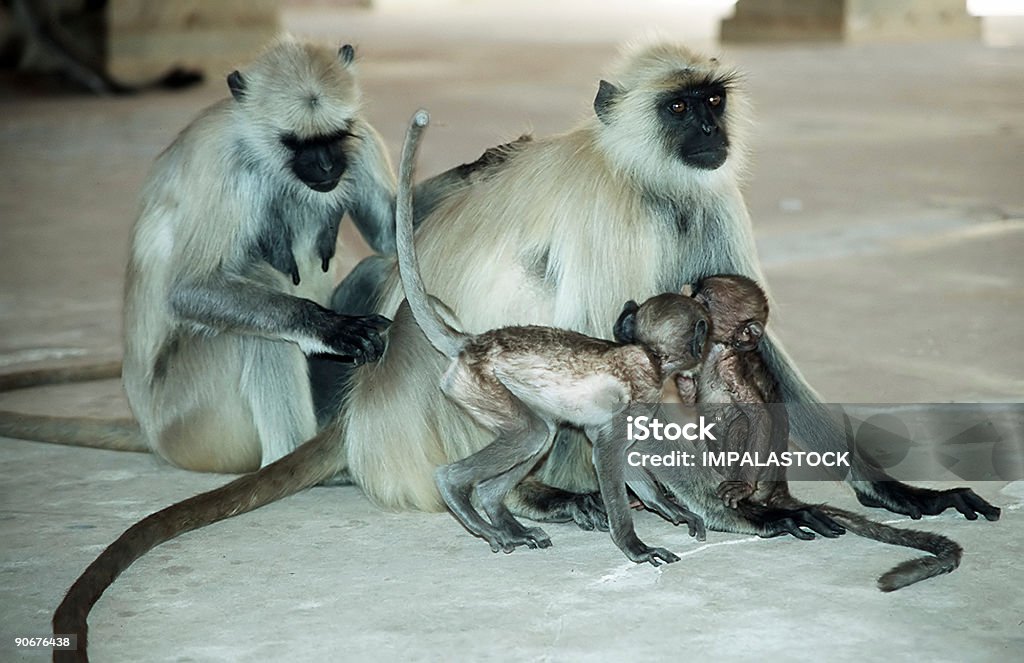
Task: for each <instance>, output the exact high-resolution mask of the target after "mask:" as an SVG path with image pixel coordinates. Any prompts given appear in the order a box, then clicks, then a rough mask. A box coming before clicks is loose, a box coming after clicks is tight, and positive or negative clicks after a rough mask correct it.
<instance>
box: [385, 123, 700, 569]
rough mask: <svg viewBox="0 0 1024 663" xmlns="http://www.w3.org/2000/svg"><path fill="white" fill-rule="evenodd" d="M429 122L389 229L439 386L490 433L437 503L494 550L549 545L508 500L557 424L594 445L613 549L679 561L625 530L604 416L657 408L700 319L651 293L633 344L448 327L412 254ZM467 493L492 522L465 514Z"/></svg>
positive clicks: (612, 441)
mask: <svg viewBox="0 0 1024 663" xmlns="http://www.w3.org/2000/svg"><path fill="white" fill-rule="evenodd" d="M427 122H428V115H427V113H426V112H425V111H419V112H417V113H416V114H415V115H414V116H413V119H412V122H411V124H410V127H409V132H408V134H407V136H406V142H405V145H404V147H403V150H402V161H401V163H400V165H399V185H398V204H397V228H396V233H397V244H398V261H399V270H400V272H401V279H402V285H403V287H404V289H405V293H406V297H407V298H408V302H409V307H410V308H411V310H412V313H413V317H414V318H415V320H416V322H417V324H418V325H419V327H420V328H421V329H422V330H423V332H424V334H425V335H426V336H427V339H428V340H429V341H430V343H431V344H432V345H433V346H434V348H435V349H436V350H437V351H438V352H441V353H442V354H444V355H445V356H447V357H448V358H450V359H451V362H450V364H449V365H448V368H447V370H446V371H445V373H444V376H443V377H442V379H441V389H442V391H443V392H444V393H445V394H446V395H447V396H448V397H449V398H451V399H452V400H453V401H454V402H456V403H457V404H459V405H460V406H461V407H462V408H464V409H465V410H466V412H467V413H468V414H469V415H470V416H471V417H472V418H473V419H474V420H475V421H476V422H477V423H478V424H479V425H480V426H482V427H483V428H485V429H487V430H488V431H490V432H491V433H492V434H494V435H495V439H494V441H493V442H491V443H490V444H489V445H488V446H486V447H484V448H483V449H481V450H480V451H478V452H476V453H474V454H473V455H471V456H469V457H467V458H464V459H462V460H459V461H457V462H454V463H452V464H450V465H445V466H442V467H440V468H438V470H437V472H436V474H435V477H436V480H437V484H438V488H439V490H440V492H441V496H442V497H443V499H444V501H445V503H446V504H447V505H448V507H449V508H450V509H451V511H452V512H453V513H454V514H455V516H456V517H457V518H458V519H459V520H460V521H461V522H462V524H463V525H464V526H465V527H466V529H468V530H469V531H470V532H471V533H473V534H475V535H477V536H479V537H481V538H484V539H486V540H487V542H488V543H489V544H490V546H491V550H493V551H495V552H497V551H499V550H503V551H505V552H511V551H512V550H514V549H515V548H516V546H519V545H526V546H528V547H530V548H546V547H548V546H550V545H551V539H550V538H549V537H548V535H547V534H546V533H545V532H544V531H543V530H542V529H540V528H536V527H533V528H527V527H525V526H523V524H522V523H520V522H519V521H518V520H516V518H515V517H514V516H513V515H512V513H511V512H510V511H509V510H508V508H507V507H506V506H505V504H504V498H505V496H506V495H507V494H508V492H509V491H510V490H511V489H512V488H514V487H515V486H516V485H517V484H518V483H519V482H520V481H522V480H523V478H524V477H525V476H526V475H527V474H528V473H529V472H530V470H532V469H533V467H534V466H535V465H536V464H537V463H538V462H539V461H540V459H541V458H542V457H543V456H544V455H545V454H546V453H547V452H548V450H549V449H550V447H551V444H552V442H553V440H554V437H555V433H556V431H557V427H558V424H559V423H561V422H566V423H570V424H573V425H575V426H579V427H580V428H582V429H583V430H584V431H585V432H586V435H587V437H588V438H589V439H590V441H591V442H592V444H593V456H594V465H595V467H596V469H597V477H598V485H599V488H600V491H601V496H602V498H603V500H604V503H605V508H606V510H607V512H608V522H609V529H610V531H611V536H612V540H613V541H614V542H615V544H616V545H618V546H619V548H620V549H621V550H622V551H623V552H625V553H626V556H627V557H629V558H630V559H631V560H633V561H634V562H650V563H651V564H653V565H655V566H658V565H659V564H661V562H674V561H677V560H678V559H679V558H678V557H677V556H676V555H674V554H673V553H671V552H669V551H668V550H665V549H664V548H652V547H650V546H648V545H646V544H644V543H643V542H642V541H641V540H640V539H639V538H638V537H637V535H636V532H635V531H634V529H633V522H632V517H631V515H630V510H629V503H628V499H627V494H626V485H625V480H624V465H625V448H624V447H625V440H624V439H621V438H619V437H617V436H616V435H615V434H614V432H613V426H612V421H613V418H614V417H615V415H617V414H619V413H620V412H622V411H623V410H624V409H625V408H626V407H627V406H628V405H629V404H630V403H633V402H654V401H657V400H658V399H659V398H660V395H661V387H662V383H663V380H664V378H666V377H668V376H670V375H672V374H673V373H675V372H676V371H680V370H687V369H690V368H693V367H694V366H696V365H697V364H698V362H699V361H700V359H701V357H702V356H703V352H704V340H705V337H706V333H707V324H708V322H707V315H706V314H705V313H704V311H703V309H702V307H701V306H700V305H698V304H697V303H696V302H694V301H693V300H691V299H690V298H688V297H684V296H682V295H676V294H663V295H658V296H655V297H652V298H651V299H649V300H647V301H646V302H644V303H643V304H642V305H641V306H640V307H639V308H638V311H637V314H636V324H635V336H636V339H637V340H636V342H635V343H632V344H629V345H620V344H618V343H614V342H611V341H605V340H600V339H596V338H591V337H589V336H584V335H583V334H579V333H576V332H572V331H567V330H562V329H553V328H550V327H537V326H531V327H504V328H501V329H493V330H491V331H487V332H484V333H482V334H477V335H472V334H466V333H462V332H459V331H456V330H455V329H453V328H452V327H450V326H449V325H448V323H447V322H445V320H444V319H443V318H442V317H441V316H440V315H439V313H438V312H437V310H436V308H435V307H434V305H433V303H432V302H430V301H429V299H428V295H427V293H426V288H425V286H424V284H423V281H422V278H421V276H420V272H419V266H418V264H417V261H416V254H415V249H414V247H413V228H412V193H411V186H412V184H411V183H412V171H413V164H414V161H415V155H416V150H417V147H418V143H419V138H420V134H421V133H422V129H423V127H425V126H426V125H427ZM474 492H475V494H476V497H477V499H478V500H479V504H480V506H481V508H482V509H483V511H484V513H486V514H487V516H488V518H489V519H490V522H488V521H487V520H485V519H484V518H483V517H482V516H481V515H480V513H478V512H477V510H476V509H475V508H474V507H473V504H472V502H471V496H472V494H473V493H474ZM646 496H647V497H649V498H650V499H649V502H645V503H646V504H647V505H648V506H649V507H650V508H652V509H653V510H655V511H657V512H658V513H660V514H661V515H663V516H664V517H666V518H667V519H669V520H671V521H673V522H675V523H678V522H686V523H687V525H688V526H689V529H690V534H691V535H693V536H697V537H698V538H700V539H703V538H704V524H703V522H702V521H701V520H700V518H699V517H697V516H696V515H695V514H693V513H691V512H690V511H688V510H686V509H684V508H682V507H680V506H678V505H676V504H674V503H672V502H670V501H668V500H667V499H664V498H663V497H662V496H661V495H659V494H657V493H656V492H652V493H651V494H649V495H646ZM641 497H642V498H643V497H645V495H642V496H641Z"/></svg>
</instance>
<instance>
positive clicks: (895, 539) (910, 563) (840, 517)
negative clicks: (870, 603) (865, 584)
mask: <svg viewBox="0 0 1024 663" xmlns="http://www.w3.org/2000/svg"><path fill="white" fill-rule="evenodd" d="M821 508H822V510H823V511H824V512H825V513H827V514H828V515H830V516H831V517H832V518H834V519H835V520H836V521H838V522H839V524H841V525H843V526H844V527H846V528H847V529H848V530H850V531H851V532H853V533H854V534H858V535H860V536H863V537H865V538H868V539H873V540H875V541H881V542H882V543H891V544H893V545H896V546H905V547H907V548H916V549H917V550H923V551H925V552H928V553H931V555H930V556H927V557H918V558H917V559H910V560H907V561H905V562H902V563H900V564H897V565H896V566H894V567H893V568H892V569H890V570H889V571H887V572H886V573H884V574H882V575H881V576H880V577H879V578H878V588H879V589H880V590H882V591H883V592H892V591H895V590H897V589H900V588H902V587H906V586H907V585H912V584H914V583H915V582H920V581H922V580H926V579H928V578H932V577H935V576H938V575H942V574H943V573H950V572H951V571H953V570H954V569H956V567H958V566H960V558H961V557H962V556H963V552H964V549H963V548H961V547H960V544H959V543H957V542H956V541H953V540H952V539H948V538H946V537H944V536H942V535H941V534H935V533H934V532H919V531H917V530H911V529H903V528H900V527H892V526H890V525H883V524H882V523H876V522H874V521H873V520H868V519H867V518H865V517H864V516H861V515H859V514H856V513H851V512H850V511H846V510H845V509H840V508H838V507H833V506H828V505H825V506H822V507H821Z"/></svg>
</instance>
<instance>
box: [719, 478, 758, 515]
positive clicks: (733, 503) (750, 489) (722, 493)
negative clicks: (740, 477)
mask: <svg viewBox="0 0 1024 663" xmlns="http://www.w3.org/2000/svg"><path fill="white" fill-rule="evenodd" d="M754 489H755V487H754V484H752V483H750V482H749V481H723V482H722V483H720V484H718V490H717V491H716V493H717V494H718V499H720V500H722V502H723V503H724V504H725V505H726V506H727V507H730V508H732V509H735V508H736V507H737V506H738V505H739V503H740V502H742V501H743V500H745V499H747V498H748V497H750V496H751V495H753V494H754Z"/></svg>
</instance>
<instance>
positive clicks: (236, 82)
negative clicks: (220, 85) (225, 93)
mask: <svg viewBox="0 0 1024 663" xmlns="http://www.w3.org/2000/svg"><path fill="white" fill-rule="evenodd" d="M228 89H229V90H231V96H232V97H234V98H235V101H241V100H242V98H243V97H244V96H245V79H244V78H242V74H240V73H239V72H238V70H237V69H236V70H234V71H233V72H231V73H230V74H228Z"/></svg>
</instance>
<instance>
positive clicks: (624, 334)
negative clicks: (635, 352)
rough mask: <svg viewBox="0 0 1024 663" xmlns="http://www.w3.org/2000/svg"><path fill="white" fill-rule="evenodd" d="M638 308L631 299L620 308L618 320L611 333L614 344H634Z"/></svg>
mask: <svg viewBox="0 0 1024 663" xmlns="http://www.w3.org/2000/svg"><path fill="white" fill-rule="evenodd" d="M638 310H640V306H639V305H638V304H637V303H636V302H635V301H633V300H632V299H631V300H629V301H628V302H626V304H625V306H623V307H622V313H620V314H619V319H618V320H616V321H615V327H614V329H613V333H614V335H615V342H616V343H636V312H637V311H638Z"/></svg>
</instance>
